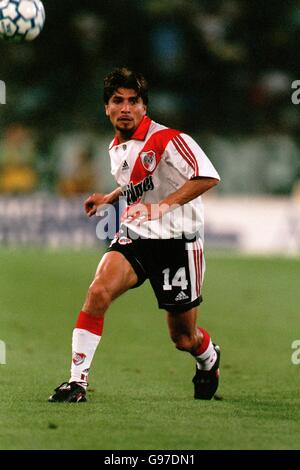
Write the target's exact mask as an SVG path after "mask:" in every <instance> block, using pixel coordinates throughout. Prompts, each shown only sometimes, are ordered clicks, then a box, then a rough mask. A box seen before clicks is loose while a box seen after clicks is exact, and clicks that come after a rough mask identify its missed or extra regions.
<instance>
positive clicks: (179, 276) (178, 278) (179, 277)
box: [162, 266, 188, 290]
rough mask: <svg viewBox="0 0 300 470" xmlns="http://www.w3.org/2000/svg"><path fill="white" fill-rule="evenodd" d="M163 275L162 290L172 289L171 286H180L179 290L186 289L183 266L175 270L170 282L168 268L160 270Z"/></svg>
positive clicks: (186, 283) (186, 282)
mask: <svg viewBox="0 0 300 470" xmlns="http://www.w3.org/2000/svg"><path fill="white" fill-rule="evenodd" d="M162 273H163V275H164V284H163V289H164V290H172V288H173V287H180V288H181V290H186V289H187V288H188V281H187V278H186V271H185V267H184V266H183V267H181V268H179V269H178V270H177V272H176V274H175V276H174V277H173V279H172V280H171V282H170V268H166V269H164V270H163V271H162Z"/></svg>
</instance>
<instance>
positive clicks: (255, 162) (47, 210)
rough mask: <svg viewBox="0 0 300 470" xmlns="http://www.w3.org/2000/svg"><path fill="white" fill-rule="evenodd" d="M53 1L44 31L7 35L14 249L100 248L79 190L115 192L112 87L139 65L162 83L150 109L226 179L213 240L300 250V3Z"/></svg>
mask: <svg viewBox="0 0 300 470" xmlns="http://www.w3.org/2000/svg"><path fill="white" fill-rule="evenodd" d="M45 6H46V10H47V21H46V24H45V29H44V31H43V33H42V34H41V36H40V38H38V40H36V41H34V42H33V43H31V44H30V43H29V44H24V45H8V44H7V43H5V42H3V41H2V42H1V43H0V56H1V62H0V79H1V80H3V81H4V82H5V83H6V91H7V97H6V101H7V103H6V104H5V105H0V194H1V197H0V241H1V243H2V244H5V245H12V244H13V245H14V244H22V245H24V244H25V245H27V244H32V243H35V244H41V245H50V246H60V245H61V244H68V245H69V246H70V245H72V244H73V245H74V246H82V245H86V244H89V245H90V246H92V245H93V243H95V237H94V234H95V230H94V226H93V225H92V224H91V223H87V221H85V219H84V216H83V214H82V212H81V207H80V209H79V210H77V209H76V207H77V208H79V206H80V204H74V201H73V198H78V196H81V195H82V194H83V193H89V192H91V191H92V192H93V191H95V190H97V191H106V190H110V189H111V188H112V187H114V182H113V180H112V178H111V177H110V171H109V159H108V155H107V145H108V142H109V141H110V140H111V138H112V131H111V128H110V124H109V123H108V122H107V120H106V117H105V116H104V113H103V103H102V82H103V77H104V75H105V74H106V73H107V72H109V71H110V70H111V69H112V68H114V67H116V66H120V65H129V66H130V67H133V68H137V69H139V70H141V71H142V72H143V73H144V74H145V75H146V77H147V78H148V80H149V84H150V115H151V116H152V117H153V118H154V119H155V120H158V121H162V122H164V123H165V124H167V125H169V126H173V127H175V128H180V129H182V130H184V131H185V132H188V133H190V134H192V135H193V136H194V137H195V138H196V139H197V141H198V142H199V143H200V145H201V146H202V147H203V149H204V150H205V151H206V152H207V154H208V155H209V157H210V158H211V159H212V161H213V162H214V164H215V166H216V167H217V169H218V170H219V172H220V174H221V176H222V184H221V185H219V187H218V189H217V190H216V191H215V192H214V194H210V195H208V196H207V205H208V208H207V226H206V228H207V233H206V241H207V246H213V247H220V248H226V249H228V248H232V249H241V250H246V251H250V252H281V253H285V252H287V251H288V252H289V253H296V254H297V253H299V250H300V214H299V211H298V203H297V195H299V193H300V189H299V175H300V139H299V129H300V112H299V111H300V106H299V107H298V106H297V105H293V104H292V101H291V95H292V92H293V90H292V88H291V85H292V82H293V81H294V80H297V79H299V76H298V75H297V73H298V71H299V70H300V64H299V62H300V58H299V57H300V56H299V50H298V48H299V39H300V6H299V2H297V1H295V0H287V1H285V2H282V1H280V0H266V1H260V0H251V1H250V0H143V1H141V0H130V1H125V0H109V1H104V2H98V1H93V0H90V1H88V2H85V3H84V4H83V3H82V2H81V1H80V0H72V1H69V0H67V1H64V2H61V1H59V0H49V1H47V2H45ZM50 195H51V197H50ZM81 200H82V198H81V199H80V201H81ZM210 204H211V205H212V207H211V208H210ZM245 204H246V206H245ZM56 208H59V211H56V210H53V209H56ZM245 208H247V210H246V211H245ZM69 211H72V215H71V216H70V217H66V215H67V214H68V213H70V212H69ZM216 211H217V212H216ZM33 214H35V217H34V223H33V220H32V215H33ZM266 215H268V216H267V217H266ZM67 219H68V220H67ZM267 221H268V226H266V222H267Z"/></svg>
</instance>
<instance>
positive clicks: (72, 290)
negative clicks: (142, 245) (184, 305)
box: [0, 249, 300, 450]
mask: <svg viewBox="0 0 300 470" xmlns="http://www.w3.org/2000/svg"><path fill="white" fill-rule="evenodd" d="M100 257H101V253H100V252H99V253H97V252H96V251H94V252H92V251H83V252H71V251H70V252H64V251H61V252H50V251H43V250H33V249H32V250H16V251H13V250H4V249H1V251H0V261H1V262H0V267H1V268H0V339H1V340H2V341H5V343H6V352H7V363H6V364H5V365H0V421H1V426H0V449H104V450H110V449H131V450H135V449H144V450H147V449H152V450H155V449H164V450H168V449H175V450H176V449H184V450H188V449H192V450H201V449H220V450H221V449H299V448H300V394H299V390H300V386H299V382H300V365H298V366H297V365H293V364H292V362H291V355H292V352H293V350H292V348H291V344H292V342H293V341H294V340H295V339H300V329H299V300H298V299H299V271H300V260H299V259H263V258H261V259H259V258H243V257H235V256H232V257H231V256H221V255H219V256H217V255H213V254H211V255H210V254H207V257H206V258H207V272H206V278H205V283H204V292H203V294H204V300H205V301H204V303H203V304H202V307H201V311H200V315H199V320H200V321H199V323H200V324H201V325H202V326H203V327H205V328H207V329H208V330H209V331H210V332H211V334H212V336H213V339H214V341H216V342H218V343H219V344H220V345H221V348H222V360H221V366H222V368H221V384H220V388H219V390H218V395H219V396H220V397H222V400H212V401H209V402H202V401H196V400H194V399H193V388H192V383H191V380H192V376H193V374H194V361H193V359H192V358H191V357H190V356H189V355H188V354H185V353H182V352H180V351H177V350H176V349H175V348H174V346H173V344H172V343H171V341H170V340H169V337H168V333H167V327H166V321H165V313H164V312H163V311H159V310H158V309H157V306H156V300H155V298H154V295H153V293H152V291H151V289H150V286H149V285H148V284H145V285H144V286H142V287H140V288H139V289H136V290H133V291H131V292H129V293H127V294H125V295H124V296H123V297H121V298H120V299H118V300H117V301H115V302H114V303H113V305H112V306H111V308H110V310H109V312H108V314H107V318H106V322H105V327H104V335H103V338H102V341H101V344H100V347H99V348H98V350H97V353H96V355H95V359H94V363H93V367H92V370H91V373H90V391H89V395H88V398H89V401H88V402H87V403H85V404H79V405H76V404H54V403H48V402H47V398H48V396H49V395H50V393H51V392H52V391H53V389H54V387H56V386H57V385H59V384H60V383H61V382H63V381H64V380H67V379H68V377H69V367H70V347H71V346H70V343H71V332H72V328H73V325H74V322H75V320H76V317H77V314H78V312H79V310H80V308H81V305H82V302H83V300H84V296H85V293H86V289H87V287H88V285H89V283H90V281H91V280H92V277H93V273H94V271H95V269H96V266H97V263H98V260H99V259H100Z"/></svg>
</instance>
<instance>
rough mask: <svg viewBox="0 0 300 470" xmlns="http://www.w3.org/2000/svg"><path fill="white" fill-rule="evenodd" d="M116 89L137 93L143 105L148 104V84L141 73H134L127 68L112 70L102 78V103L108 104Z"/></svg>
mask: <svg viewBox="0 0 300 470" xmlns="http://www.w3.org/2000/svg"><path fill="white" fill-rule="evenodd" d="M118 88H128V89H129V88H130V89H132V90H135V91H136V92H137V96H140V97H141V98H142V100H143V103H144V104H148V83H147V81H146V79H145V78H144V77H143V75H142V74H141V73H138V72H134V71H133V70H130V69H128V68H127V67H122V68H119V69H116V70H113V71H112V72H111V73H110V74H108V75H107V76H106V77H105V78H104V91H103V99H104V103H105V104H108V101H109V99H110V98H111V97H112V95H113V94H114V93H115V91H117V90H118Z"/></svg>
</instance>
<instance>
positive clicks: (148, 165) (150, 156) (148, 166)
mask: <svg viewBox="0 0 300 470" xmlns="http://www.w3.org/2000/svg"><path fill="white" fill-rule="evenodd" d="M140 157H141V161H142V164H143V167H144V168H145V170H147V171H150V172H152V171H153V170H154V169H155V167H156V155H155V152H154V150H148V152H141V155H140Z"/></svg>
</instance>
